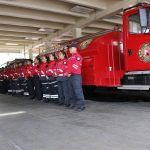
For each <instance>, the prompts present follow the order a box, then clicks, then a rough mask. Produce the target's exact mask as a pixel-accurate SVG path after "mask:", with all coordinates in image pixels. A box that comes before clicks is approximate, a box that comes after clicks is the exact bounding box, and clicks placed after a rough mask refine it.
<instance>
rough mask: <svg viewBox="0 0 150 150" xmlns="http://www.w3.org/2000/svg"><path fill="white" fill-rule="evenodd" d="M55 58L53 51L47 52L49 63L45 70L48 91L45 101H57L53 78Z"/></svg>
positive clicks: (55, 85)
mask: <svg viewBox="0 0 150 150" xmlns="http://www.w3.org/2000/svg"><path fill="white" fill-rule="evenodd" d="M56 60H57V58H56V56H55V54H54V53H51V54H49V61H50V62H49V64H48V70H47V72H46V76H47V79H48V80H49V84H48V87H47V89H48V91H47V101H48V102H49V101H52V102H57V101H58V89H57V81H56V79H55V74H54V71H55V69H56V64H57V62H56Z"/></svg>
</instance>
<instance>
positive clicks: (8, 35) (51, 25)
mask: <svg viewBox="0 0 150 150" xmlns="http://www.w3.org/2000/svg"><path fill="white" fill-rule="evenodd" d="M139 1H140V0H139ZM135 3H137V0H0V52H4V51H7V52H8V51H11V52H16V51H21V50H23V49H24V48H25V47H26V48H31V47H33V46H36V45H37V44H40V43H42V42H45V41H46V42H47V43H48V42H50V41H51V40H53V41H59V42H61V41H67V40H71V39H72V38H73V34H72V30H73V28H82V34H83V35H86V34H91V33H96V32H99V31H103V30H107V29H113V28H114V26H115V25H116V24H119V25H122V10H123V7H124V8H126V7H129V6H130V5H133V4H135Z"/></svg>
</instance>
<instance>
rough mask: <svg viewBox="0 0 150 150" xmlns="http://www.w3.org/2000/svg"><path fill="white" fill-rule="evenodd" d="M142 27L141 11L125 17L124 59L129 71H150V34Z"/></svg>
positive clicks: (126, 14)
mask: <svg viewBox="0 0 150 150" xmlns="http://www.w3.org/2000/svg"><path fill="white" fill-rule="evenodd" d="M146 32H147V30H146V29H145V31H143V29H142V28H141V25H140V15H139V11H138V10H136V11H131V12H127V13H125V15H124V57H125V68H126V70H127V71H136V70H150V34H149V33H146Z"/></svg>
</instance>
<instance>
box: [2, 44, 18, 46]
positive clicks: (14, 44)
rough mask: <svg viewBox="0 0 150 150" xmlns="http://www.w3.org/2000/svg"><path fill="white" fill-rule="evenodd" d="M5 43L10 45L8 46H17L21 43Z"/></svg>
mask: <svg viewBox="0 0 150 150" xmlns="http://www.w3.org/2000/svg"><path fill="white" fill-rule="evenodd" d="M5 45H8V46H17V45H19V44H17V43H5Z"/></svg>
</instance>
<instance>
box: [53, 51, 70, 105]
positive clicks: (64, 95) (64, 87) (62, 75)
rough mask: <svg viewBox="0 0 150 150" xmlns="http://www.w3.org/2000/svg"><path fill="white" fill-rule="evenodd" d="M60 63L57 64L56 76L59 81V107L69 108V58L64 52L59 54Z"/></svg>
mask: <svg viewBox="0 0 150 150" xmlns="http://www.w3.org/2000/svg"><path fill="white" fill-rule="evenodd" d="M58 57H59V62H58V63H57V68H56V76H57V78H56V79H57V81H58V94H59V103H58V104H59V105H64V106H67V107H68V106H69V105H70V103H69V94H68V91H69V88H68V77H67V75H68V73H67V71H68V70H67V69H68V66H67V60H66V58H67V56H66V53H65V52H64V51H60V52H59V53H58Z"/></svg>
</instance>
